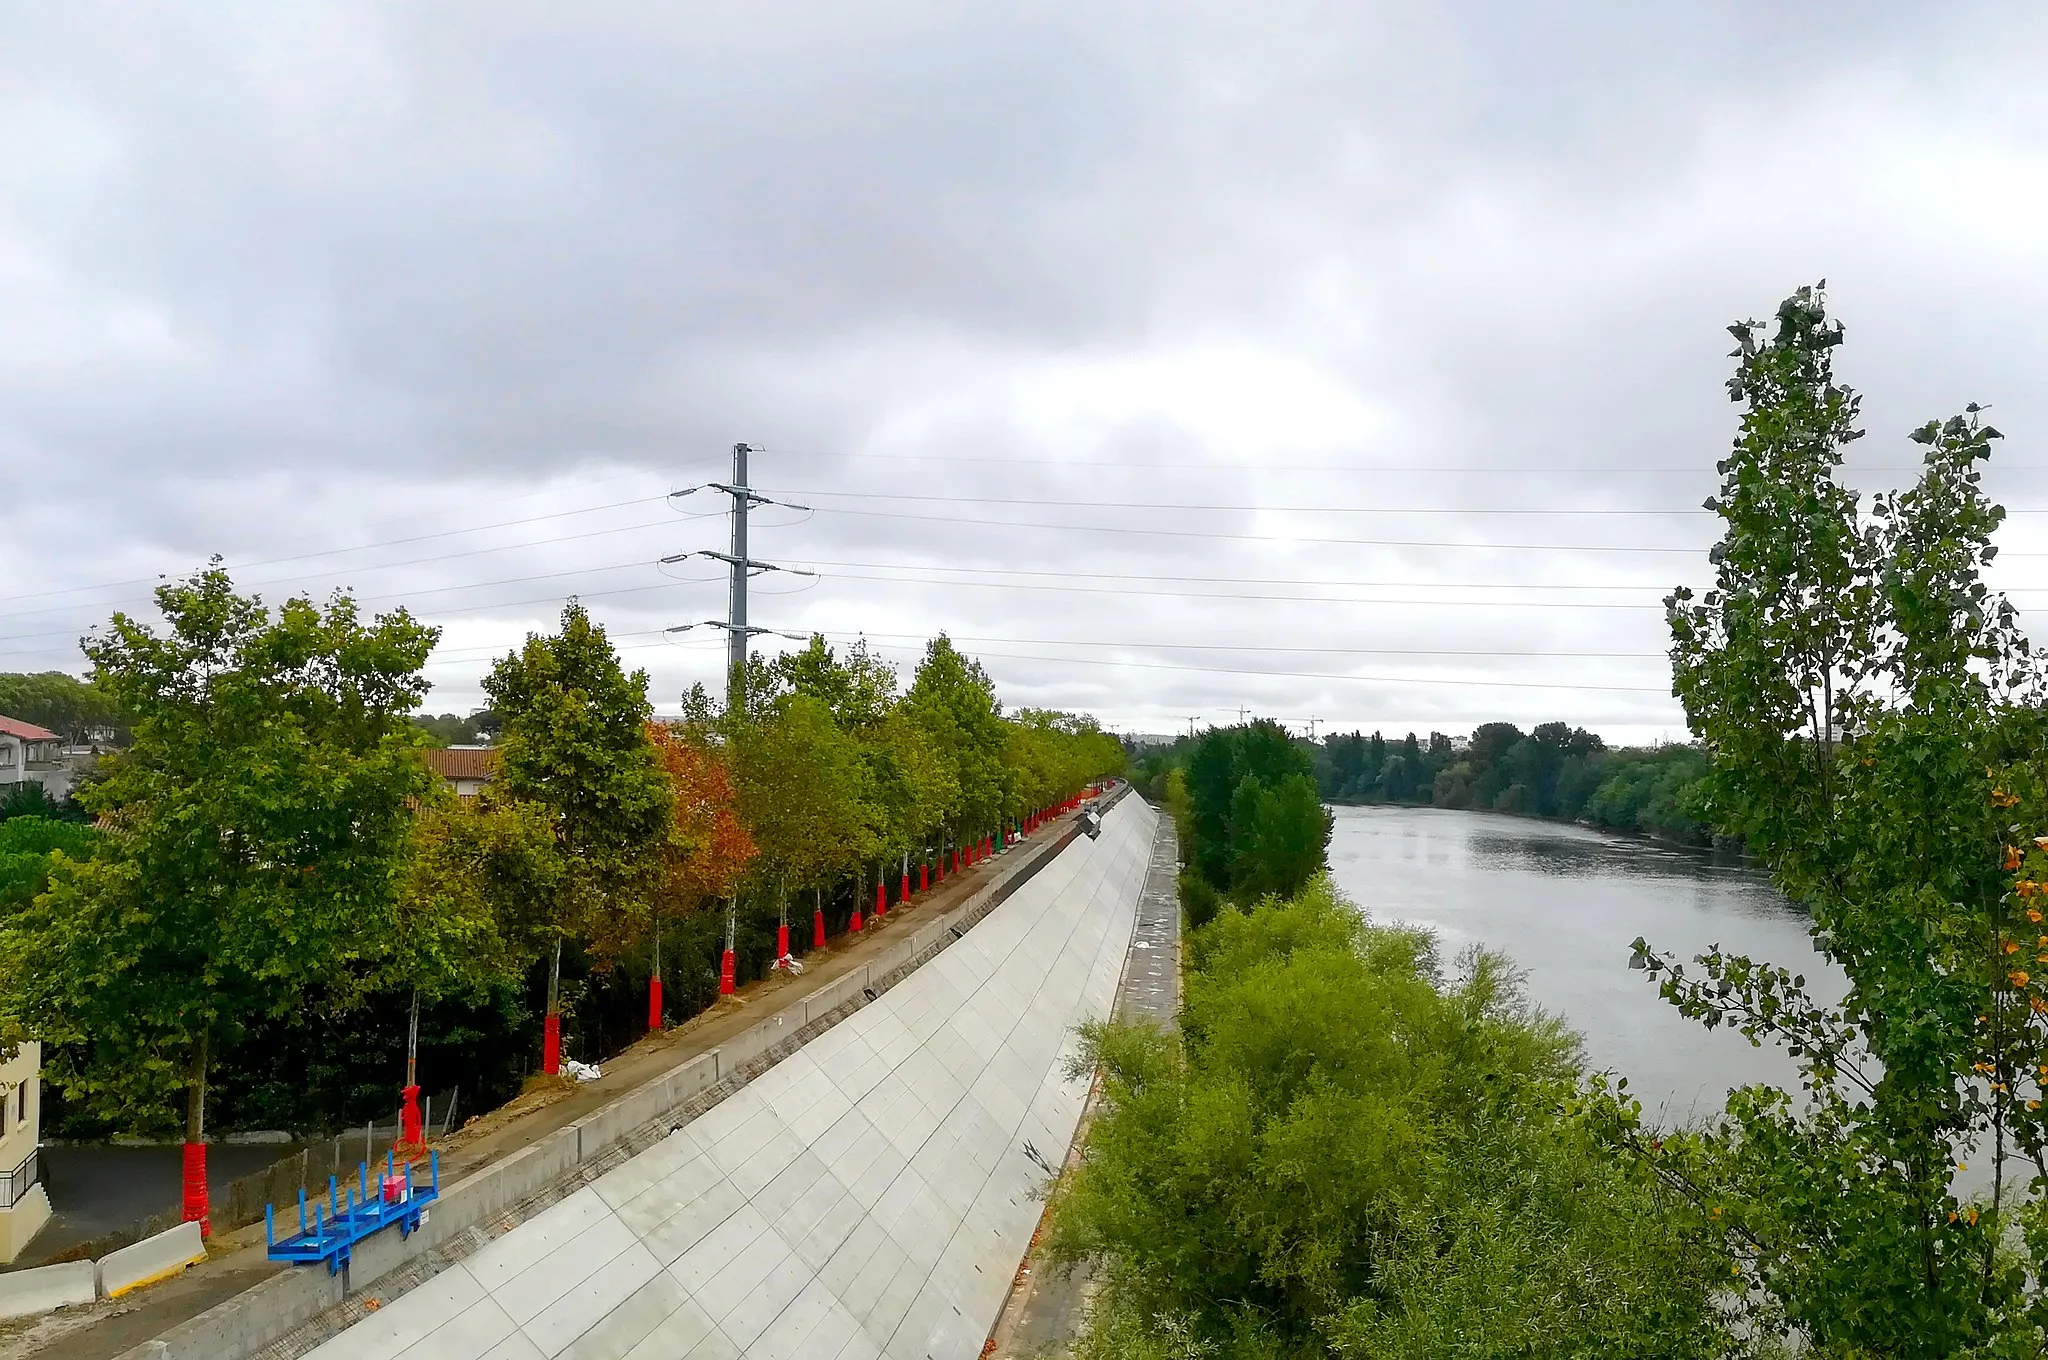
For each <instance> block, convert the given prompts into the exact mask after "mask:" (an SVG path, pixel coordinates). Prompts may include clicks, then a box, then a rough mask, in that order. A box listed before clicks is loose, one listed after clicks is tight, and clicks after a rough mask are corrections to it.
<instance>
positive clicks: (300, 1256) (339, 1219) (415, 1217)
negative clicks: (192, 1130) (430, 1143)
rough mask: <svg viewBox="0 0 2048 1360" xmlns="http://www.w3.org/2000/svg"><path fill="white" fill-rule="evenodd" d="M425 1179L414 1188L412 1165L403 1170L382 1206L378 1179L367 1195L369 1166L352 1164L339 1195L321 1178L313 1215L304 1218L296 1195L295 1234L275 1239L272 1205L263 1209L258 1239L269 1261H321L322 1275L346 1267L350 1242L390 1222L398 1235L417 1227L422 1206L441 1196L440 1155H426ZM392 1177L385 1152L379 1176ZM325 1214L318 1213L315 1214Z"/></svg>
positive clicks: (330, 1179)
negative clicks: (350, 1180)
mask: <svg viewBox="0 0 2048 1360" xmlns="http://www.w3.org/2000/svg"><path fill="white" fill-rule="evenodd" d="M427 1162H428V1171H429V1174H430V1179H429V1180H428V1181H427V1183H426V1184H425V1185H419V1184H416V1183H415V1182H414V1181H413V1178H412V1169H413V1165H414V1164H413V1163H407V1164H406V1168H405V1187H404V1189H403V1190H402V1191H401V1192H400V1193H399V1197H398V1198H397V1199H396V1200H393V1201H390V1202H386V1200H385V1199H384V1196H383V1193H382V1190H383V1181H381V1180H380V1181H379V1182H378V1183H377V1184H378V1192H379V1193H377V1194H374V1195H373V1194H371V1193H370V1166H369V1163H367V1162H362V1163H358V1164H357V1166H356V1184H355V1185H354V1186H352V1187H350V1189H349V1190H348V1191H347V1194H346V1196H345V1197H344V1196H343V1195H342V1192H341V1189H340V1186H339V1185H337V1184H336V1182H335V1179H334V1177H332V1176H329V1177H328V1178H327V1203H326V1204H324V1205H323V1204H321V1203H320V1202H319V1201H318V1200H315V1201H314V1202H313V1217H312V1219H311V1221H310V1222H309V1221H308V1220H307V1218H306V1192H305V1191H304V1190H300V1191H299V1230H298V1231H297V1232H296V1233H293V1234H292V1235H291V1236H290V1237H286V1238H283V1239H280V1238H279V1237H278V1235H277V1211H276V1208H275V1207H274V1206H272V1205H269V1204H266V1205H264V1206H263V1240H264V1243H265V1245H266V1247H267V1248H268V1250H269V1253H270V1259H271V1260H273V1261H290V1262H292V1263H293V1264H294V1265H312V1264H313V1263H315V1262H316V1261H325V1262H326V1263H327V1273H328V1274H329V1275H332V1274H334V1273H335V1272H336V1271H338V1270H340V1269H341V1268H342V1267H343V1266H345V1265H347V1264H348V1261H349V1251H350V1249H351V1248H352V1247H354V1246H355V1244H356V1243H358V1242H360V1241H362V1240H363V1239H364V1238H366V1237H368V1236H370V1235H371V1234H372V1233H378V1232H382V1231H383V1230H384V1229H386V1228H388V1227H390V1226H391V1225H392V1224H394V1223H396V1224H397V1225H398V1235H399V1236H400V1237H410V1236H411V1235H412V1230H413V1229H414V1228H417V1227H419V1225H420V1219H421V1218H422V1217H423V1216H424V1215H425V1213H426V1209H427V1206H428V1205H429V1204H431V1203H433V1202H434V1201H435V1200H436V1199H439V1198H440V1197H441V1154H440V1153H438V1152H431V1153H428V1154H427ZM396 1174H397V1169H396V1167H395V1166H394V1165H393V1161H392V1157H391V1154H390V1153H388V1152H387V1153H385V1154H384V1175H385V1176H386V1177H390V1176H394V1175H396ZM323 1209H324V1210H325V1211H326V1212H325V1213H324V1214H323V1213H322V1212H321V1211H322V1210H323Z"/></svg>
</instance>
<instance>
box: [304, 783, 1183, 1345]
mask: <svg viewBox="0 0 2048 1360" xmlns="http://www.w3.org/2000/svg"><path fill="white" fill-rule="evenodd" d="M1155 816H1156V814H1155V813H1154V812H1153V810H1152V809H1151V808H1149V807H1147V806H1146V805H1145V804H1144V803H1143V802H1141V801H1140V800H1138V799H1137V798H1126V799H1124V800H1123V801H1122V802H1121V803H1119V804H1118V805H1117V806H1116V807H1115V808H1113V809H1111V811H1110V813H1109V814H1108V816H1107V818H1106V819H1105V823H1104V826H1103V831H1102V835H1101V838H1100V839H1098V840H1089V839H1088V838H1086V837H1082V838H1079V839H1077V840H1075V841H1074V843H1073V844H1072V845H1071V846H1069V847H1068V848H1067V849H1066V850H1065V851H1064V852H1062V853H1061V854H1060V856H1059V857H1058V858H1057V859H1056V860H1054V861H1053V863H1052V864H1050V865H1048V866H1046V867H1045V868H1044V869H1042V870H1040V871H1039V872H1038V874H1037V875H1036V876H1034V877H1033V878H1032V879H1031V880H1030V881H1029V882H1027V883H1025V884H1024V885H1023V886H1022V887H1021V888H1019V889H1018V891H1017V892H1016V893H1015V894H1014V895H1013V896H1012V897H1011V898H1010V899H1009V900H1008V901H1006V902H1004V903H1003V904H1002V905H1001V906H1000V907H998V908H996V910H995V911H994V912H992V913H990V915H989V916H988V917H987V918H985V919H984V920H983V921H982V922H981V923H980V924H979V925H977V926H975V927H974V928H973V929H972V930H970V931H968V932H967V933H966V934H965V935H964V936H963V937H962V938H961V939H960V940H959V941H958V942H956V943H955V944H953V945H952V947H951V948H949V949H947V950H945V951H944V952H942V953H940V954H939V955H938V956H937V957H936V958H934V959H933V960H932V961H931V962H929V963H927V964H926V965H925V966H924V967H922V968H920V969H919V970H917V971H916V972H915V973H913V974H912V975H911V976H910V977H908V978H907V979H905V980H904V981H903V982H902V983H900V984H898V985H897V986H896V987H894V988H892V989H890V990H889V991H887V992H884V993H883V994H882V995H881V996H880V997H879V998H877V999H876V1000H875V1001H874V1002H873V1003H872V1004H870V1005H868V1006H867V1007H865V1008H863V1009H862V1010H860V1011H857V1012H856V1013H855V1014H853V1015H852V1016H851V1017H849V1018H848V1019H847V1020H845V1021H844V1022H842V1023H841V1024H839V1025H837V1026H836V1027H834V1028H833V1029H831V1030H828V1031H827V1032H826V1033H824V1034H823V1035H821V1036H820V1037H819V1038H817V1039H815V1040H813V1041H812V1042H811V1043H809V1044H808V1045H806V1046H805V1047H804V1048H803V1049H801V1050H800V1051H799V1052H797V1053H796V1054H795V1055H793V1056H792V1057H790V1058H788V1059H786V1060H785V1061H783V1062H782V1063H780V1064H778V1065H777V1066H776V1067H774V1068H772V1069H771V1070H770V1071H768V1072H767V1073H765V1074H763V1075H762V1076H761V1077H760V1078H758V1079H757V1080H756V1081H754V1082H753V1083H752V1084H750V1085H748V1086H747V1087H745V1088H743V1089H742V1090H741V1091H740V1092H739V1093H738V1094H736V1095H734V1096H733V1097H732V1098H731V1099H729V1100H727V1101H725V1102H723V1103H722V1104H720V1105H718V1106H717V1107H715V1108H714V1109H712V1110H711V1111H710V1112H709V1113H707V1114H706V1115H704V1116H703V1117H702V1118H700V1119H698V1120H696V1121H695V1122H694V1123H691V1124H689V1125H687V1126H686V1127H684V1128H682V1129H679V1130H677V1131H676V1132H675V1133H673V1134H671V1135H670V1136H669V1137H668V1138H667V1139H665V1140H664V1141H663V1142H661V1143H659V1144H657V1145H656V1146H654V1147H652V1148H650V1149H649V1150H648V1151H646V1152H644V1153H642V1154H640V1155H639V1156H637V1157H635V1158H633V1159H632V1160H630V1161H628V1162H626V1163H625V1164H624V1165H622V1166H620V1167H618V1168H617V1169H615V1170H613V1171H612V1172H610V1173H609V1174H607V1175H606V1176H604V1177H603V1178H602V1179H600V1180H598V1181H597V1182H596V1183H595V1184H593V1185H590V1186H588V1187H585V1188H584V1189H582V1190H580V1191H578V1192H576V1193H575V1194H573V1195H571V1196H569V1197H568V1198H567V1199H565V1200H563V1201H561V1202H560V1203H559V1204H556V1205H554V1206H553V1207H552V1208H550V1209H549V1210H547V1211H546V1212H545V1213H543V1214H541V1215H539V1216H538V1217H536V1218H534V1219H533V1220H531V1221H530V1222H527V1223H525V1224H522V1225H521V1226H519V1227H517V1228H515V1229H513V1230H512V1231H511V1232H509V1233H507V1234H506V1235H505V1236H504V1237H502V1238H500V1239H498V1240H497V1241H496V1242H494V1243H492V1244H491V1245H490V1246H488V1247H485V1248H484V1249H482V1250H481V1251H479V1252H477V1253H476V1254H475V1255H473V1256H471V1257H469V1258H468V1259H467V1260H465V1261H463V1262H461V1263H459V1264H457V1265H454V1266H451V1267H450V1268H449V1269H447V1270H445V1271H443V1272H442V1273H441V1274H439V1275H437V1276H435V1277H434V1278H433V1279H431V1280H429V1281H427V1282H426V1283H425V1284H423V1285H421V1286H420V1287H418V1288H417V1289H415V1290H413V1291H412V1292H411V1293H409V1294H407V1295H405V1296H403V1297H402V1298H399V1299H397V1300H394V1301H393V1302H391V1303H389V1304H387V1305H386V1306H385V1307H384V1308H383V1309H381V1310H380V1311H378V1312H377V1313H375V1314H373V1315H371V1316H370V1317H368V1318H365V1319H364V1320H363V1321H361V1322H359V1323H357V1324H356V1325H355V1326H353V1327H351V1328H350V1329H349V1330H348V1331H345V1332H343V1333H342V1334H341V1335H339V1336H337V1337H335V1338H334V1339H332V1340H331V1341H329V1342H327V1343H326V1344H325V1345H323V1346H321V1347H319V1348H318V1349H317V1350H315V1351H314V1352H312V1355H313V1356H314V1357H317V1360H359V1358H360V1360H370V1358H371V1357H376V1360H388V1358H389V1357H403V1358H404V1360H538V1358H539V1357H554V1356H573V1357H577V1358H578V1360H600V1358H602V1360H628V1358H630V1360H738V1358H739V1357H742V1356H744V1357H758V1358H759V1360H882V1357H888V1360H971V1357H975V1356H978V1355H979V1354H980V1352H981V1347H982V1342H983V1341H984V1339H985V1338H986V1337H987V1335H988V1332H989V1328H990V1327H991V1326H992V1325H993V1324H994V1321H995V1317H996V1314H997V1313H998V1312H999V1311H1000V1309H1001V1307H1002V1303H1003V1300H1004V1298H1005V1296H1006V1294H1007V1293H1008V1290H1009V1286H1010V1281H1011V1278H1012V1277H1013V1275H1014V1274H1015V1272H1016V1269H1017V1266H1018V1263H1019V1261H1020V1260H1021V1259H1022V1257H1023V1254H1024V1250H1025V1248H1026V1246H1027V1244H1028V1243H1029V1240H1030V1236H1031V1233H1032V1230H1033V1228H1034V1227H1035V1226H1036V1224H1037V1221H1038V1216H1039V1213H1040V1210H1041V1208H1042V1207H1043V1206H1042V1205H1041V1204H1040V1203H1039V1202H1038V1201H1037V1200H1035V1199H1034V1198H1033V1197H1032V1195H1033V1192H1034V1191H1035V1190H1037V1189H1038V1188H1039V1187H1041V1186H1042V1185H1043V1184H1044V1183H1045V1180H1046V1173H1045V1171H1044V1170H1042V1169H1041V1167H1040V1166H1039V1164H1038V1161H1037V1160H1036V1159H1035V1158H1034V1156H1033V1154H1034V1153H1035V1154H1036V1158H1042V1159H1043V1160H1044V1161H1045V1162H1047V1163H1051V1164H1053V1165H1057V1164H1058V1162H1059V1160H1060V1158H1061V1157H1062V1156H1063V1155H1064V1153H1065V1151H1066V1148H1067V1146H1068V1144H1069V1143H1070V1142H1071V1141H1072V1138H1073V1135H1074V1130H1075V1128H1076V1126H1077V1124H1078V1123H1079V1120H1080V1114H1081V1106H1082V1102H1083V1100H1084V1098H1085V1097H1086V1094H1087V1079H1086V1078H1085V1077H1083V1078H1080V1079H1077V1080H1069V1079H1068V1078H1067V1076H1066V1074H1065V1068H1066V1065H1067V1062H1068V1059H1069V1058H1070V1057H1071V1056H1072V1054H1073V1051H1074V1042H1075V1041H1074V1034H1073V1031H1074V1027H1075V1026H1076V1025H1077V1024H1078V1023H1080V1022H1081V1021H1083V1020H1088V1019H1096V1018H1100V1017H1102V1016H1104V1015H1106V1014H1108V1012H1109V1008H1110V1005H1111V1003H1112V1001H1113V1000H1114V998H1115V995H1116V988H1117V981H1118V977H1119V975H1120V973H1121V971H1122V967H1123V962H1124V956H1125V953H1126V951H1127V949H1128V947H1129V943H1130V938H1131V929H1132V922H1133V919H1134V914H1135V910H1136V905H1137V900H1138V895H1139V891H1140V889H1141V888H1142V886H1143V884H1144V879H1145V870H1146V866H1147V863H1148V861H1149V859H1150V852H1151V843H1152V831H1153V824H1154V819H1155Z"/></svg>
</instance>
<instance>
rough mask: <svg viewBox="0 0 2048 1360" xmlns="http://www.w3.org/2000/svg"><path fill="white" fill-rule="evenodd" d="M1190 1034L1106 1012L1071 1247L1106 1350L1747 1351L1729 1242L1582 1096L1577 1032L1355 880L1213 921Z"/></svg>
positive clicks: (1101, 1356) (1064, 1223) (1058, 1200)
mask: <svg viewBox="0 0 2048 1360" xmlns="http://www.w3.org/2000/svg"><path fill="white" fill-rule="evenodd" d="M1189 944H1190V948H1189V957H1188V969H1187V975H1186V977H1187V984H1186V986H1187V990H1186V1002H1185V1005H1184V1007H1183V1010H1182V1013H1181V1021H1182V1035H1181V1037H1180V1038H1179V1039H1178V1040H1177V1039H1176V1037H1175V1036H1173V1035H1171V1034H1169V1033H1166V1032H1163V1031H1161V1030H1159V1029H1157V1028H1154V1027H1153V1026H1151V1025H1149V1024H1146V1023H1143V1022H1132V1023H1126V1024H1111V1025H1100V1026H1093V1027H1090V1028H1088V1029H1087V1030H1086V1031H1085V1032H1084V1036H1085V1051H1084V1054H1083V1063H1084V1064H1086V1066H1089V1067H1095V1068H1097V1069H1098V1070H1099V1071H1100V1074H1101V1078H1102V1086H1101V1090H1102V1105H1101V1109H1100V1112H1099V1113H1098V1114H1097V1116H1096V1118H1095V1120H1094V1122H1093V1124H1092V1126H1091V1128H1090V1131H1089V1134H1088V1138H1087V1142H1086V1144H1085V1146H1084V1148H1083V1152H1082V1155H1081V1158H1080V1161H1079V1164H1078V1166H1077V1167H1076V1168H1075V1169H1074V1170H1072V1171H1069V1172H1068V1173H1066V1174H1064V1175H1063V1176H1062V1177H1061V1178H1060V1179H1059V1181H1058V1182H1056V1186H1055V1190H1054V1194H1053V1201H1052V1231H1051V1233H1050V1235H1049V1237H1048V1243H1047V1245H1048V1250H1049V1254H1050V1255H1051V1256H1052V1258H1053V1259H1054V1260H1056V1261H1066V1262H1078V1261H1083V1260H1088V1261H1092V1262H1095V1263H1097V1265H1098V1269H1097V1271H1096V1273H1095V1285H1096V1292H1095V1297H1094V1301H1093V1302H1092V1304H1091V1306H1090V1311H1089V1319H1088V1324H1087V1334H1086V1335H1085V1336H1084V1337H1083V1339H1082V1341H1081V1343H1080V1345H1079V1347H1078V1348H1077V1352H1076V1353H1077V1355H1078V1356H1079V1357H1081V1360H1111V1357H1115V1358H1116V1360H1126V1358H1127V1357H1138V1358H1139V1360H1145V1358H1147V1357H1157V1358H1158V1360H1168V1358H1169V1357H1174V1358H1178V1357H1185V1356H1198V1355H1215V1356H1223V1355H1230V1356H1248V1357H1274V1358H1275V1360H1278V1358H1279V1357H1303V1358H1306V1357H1320V1356H1342V1357H1373V1358H1374V1360H1379V1358H1380V1357H1387V1358H1389V1360H1391V1358H1392V1357H1399V1358H1400V1360H1434V1358H1435V1357H1438V1356H1447V1355H1456V1356H1502V1357H1505V1356H1535V1357H1558V1358H1559V1360H1563V1358H1564V1357H1574V1356H1584V1355H1615V1356H1622V1357H1643V1358H1644V1360H1650V1358H1651V1357H1656V1358H1658V1360H1662V1358H1664V1357H1701V1358H1702V1360H1704V1358H1705V1357H1709V1356H1721V1355H1725V1354H1728V1353H1729V1352H1730V1351H1731V1350H1732V1345H1731V1340H1732V1339H1731V1338H1730V1337H1729V1336H1728V1335H1727V1333H1726V1331H1725V1329H1724V1328H1723V1327H1722V1326H1721V1322H1720V1318H1719V1316H1718V1313H1717V1310H1716V1307H1715V1300H1714V1292H1713V1291H1714V1288H1715V1286H1716V1284H1717V1281H1718V1280H1719V1279H1720V1278H1723V1277H1724V1276H1725V1271H1726V1266H1725V1264H1723V1263H1722V1262H1721V1261H1720V1259H1718V1253H1717V1252H1716V1251H1714V1250H1712V1244H1711V1242H1710V1241H1703V1240H1702V1238H1701V1235H1700V1234H1699V1233H1697V1232H1696V1231H1689V1230H1687V1229H1685V1228H1683V1227H1681V1226H1679V1225H1675V1224H1673V1223H1671V1222H1670V1221H1669V1220H1668V1219H1667V1217H1666V1216H1665V1215H1664V1214H1663V1212H1662V1208H1663V1206H1662V1204H1661V1203H1660V1192H1659V1189H1658V1187H1657V1185H1656V1183H1655V1180H1654V1178H1653V1177H1652V1176H1650V1175H1649V1174H1647V1173H1646V1172H1644V1171H1643V1170H1642V1169H1641V1168H1640V1167H1639V1166H1638V1165H1636V1164H1635V1163H1634V1162H1633V1160H1632V1159H1629V1158H1618V1157H1615V1156H1613V1155H1611V1154H1609V1153H1607V1152H1606V1151H1605V1150H1604V1149H1602V1148H1601V1147H1600V1146H1599V1145H1598V1144H1597V1143H1595V1142H1594V1141H1593V1140H1592V1139H1590V1138H1589V1137H1588V1136H1587V1134H1586V1133H1585V1131H1584V1129H1583V1128H1582V1127H1581V1126H1579V1125H1578V1124H1576V1123H1574V1122H1573V1121H1571V1120H1567V1119H1564V1118H1561V1117H1560V1115H1559V1110H1560V1108H1561V1106H1562V1105H1563V1104H1564V1102H1565V1101H1566V1100H1567V1099H1568V1098H1569V1097H1570V1095H1571V1093H1572V1092H1573V1090H1574V1089H1575V1086H1576V1078H1577V1074H1578V1057H1577V1053H1576V1046H1575V1042H1574V1040H1573V1038H1572V1036H1571V1035H1569V1034H1568V1033H1567V1032H1566V1031H1564V1030H1563V1029H1562V1027H1560V1026H1559V1025H1558V1024H1557V1023H1556V1022H1555V1021H1554V1020H1551V1019H1548V1018H1546V1017H1544V1016H1542V1015H1540V1014H1539V1013H1537V1012H1535V1011H1533V1010H1532V1009H1530V1008H1529V1007H1528V1005H1527V1004H1526V1002H1524V1001H1523V1000H1522V998H1521V997H1520V996H1519V994H1518V993H1517V991H1516V989H1515V986H1514V981H1513V975H1512V973H1511V971H1510V970H1509V969H1508V968H1507V966H1506V965H1505V963H1504V961H1502V960H1500V959H1498V958H1494V957H1492V956H1489V955H1485V954H1474V955H1471V956H1468V957H1467V958H1466V959H1465V960H1464V961H1463V966H1462V968H1461V970H1460V971H1461V974H1462V976H1461V977H1460V978H1459V979H1458V980H1456V981H1448V980H1446V979H1444V978H1443V977H1442V975H1441V973H1440V970H1439V968H1438V966H1437V962H1436V959H1435V957H1434V953H1433V947H1432V942H1431V940H1430V938H1429V937H1428V936H1427V935H1424V934H1422V933H1420V932H1416V931H1411V930H1403V929H1390V928H1385V927H1374V926H1369V925H1367V924H1366V923H1365V921H1364V918H1363V916H1362V914H1361V913H1360V912H1359V911H1358V910H1357V909H1356V908H1355V907H1353V906H1352V905H1351V904H1350V903H1348V902H1345V901H1343V900H1341V899H1339V898H1338V897H1336V896H1335V895H1334V894H1333V893H1332V892H1331V891H1330V890H1329V888H1328V885H1327V883H1322V882H1318V883H1316V884H1313V885H1311V886H1310V887H1309V888H1308V889H1307V890H1306V891H1305V892H1304V893H1302V894H1301V896H1300V897H1299V898H1297V899H1296V900H1294V901H1291V902H1279V901H1269V902H1267V903H1266V904H1263V905H1261V906H1260V907H1258V908H1256V909H1254V910H1252V911H1249V912H1241V911H1235V910H1226V911H1224V912H1223V913H1222V914H1221V915H1219V916H1218V917H1217V918H1216V920H1215V921H1214V923H1212V924H1210V925H1208V926H1206V927H1203V928H1201V929H1199V930H1196V931H1194V932H1193V933H1192V934H1191V936H1190V937H1189Z"/></svg>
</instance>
